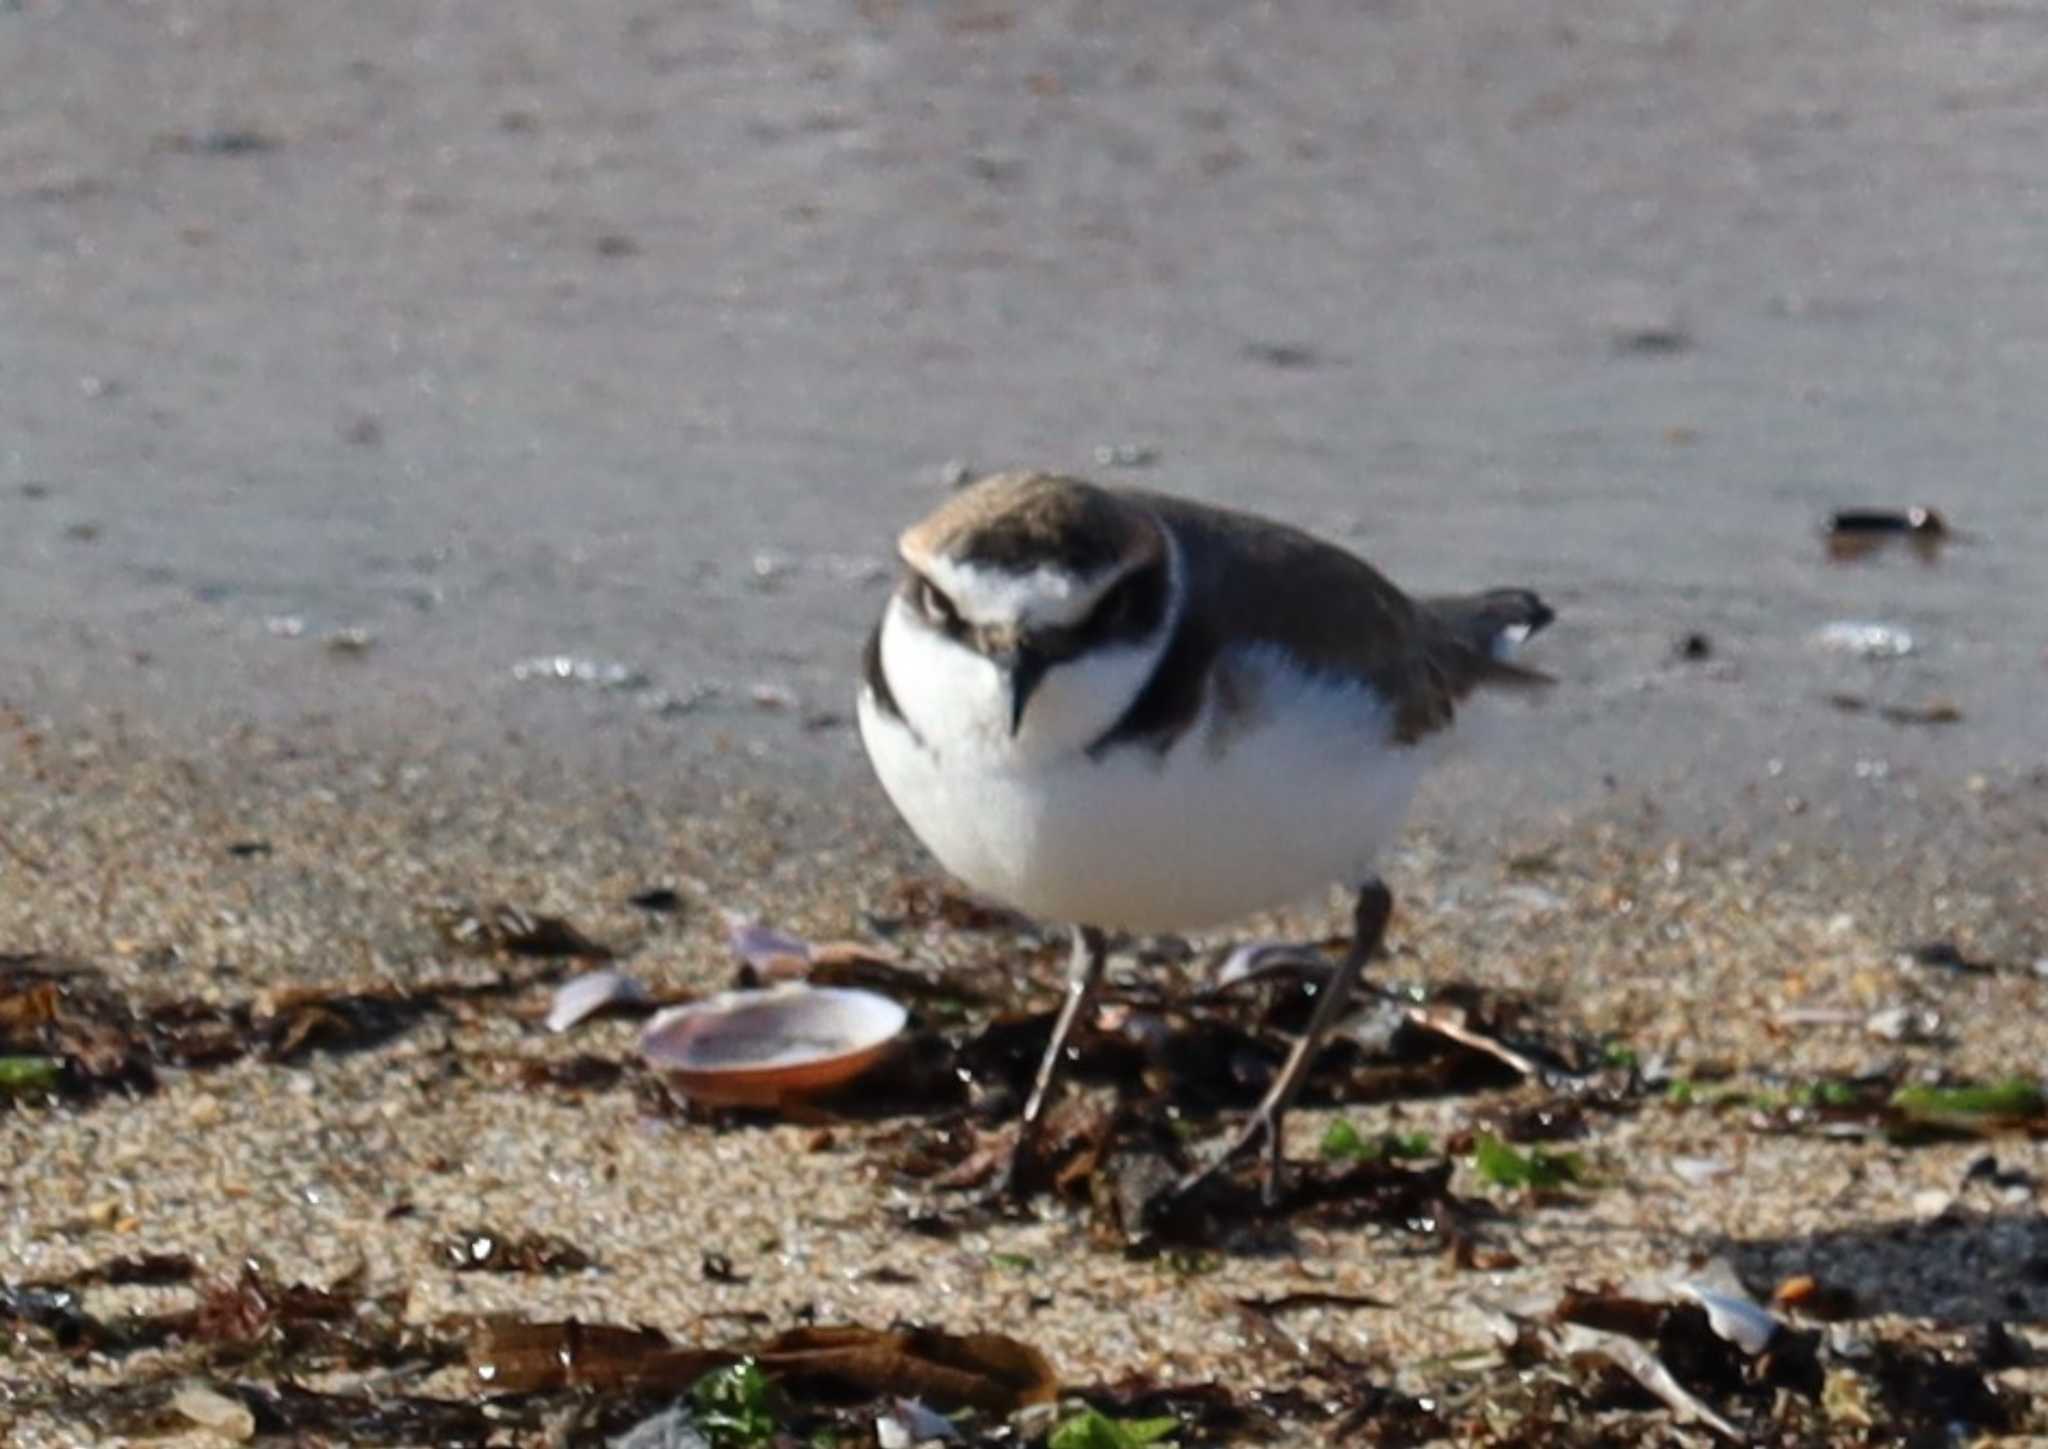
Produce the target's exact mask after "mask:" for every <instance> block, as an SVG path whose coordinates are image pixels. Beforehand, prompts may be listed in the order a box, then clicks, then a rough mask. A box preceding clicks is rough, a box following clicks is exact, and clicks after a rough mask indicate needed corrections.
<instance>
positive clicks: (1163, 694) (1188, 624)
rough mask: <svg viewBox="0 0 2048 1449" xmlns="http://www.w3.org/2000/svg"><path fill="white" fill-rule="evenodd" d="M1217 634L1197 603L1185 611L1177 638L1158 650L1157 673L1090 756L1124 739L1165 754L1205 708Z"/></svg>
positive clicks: (1091, 749)
mask: <svg viewBox="0 0 2048 1449" xmlns="http://www.w3.org/2000/svg"><path fill="white" fill-rule="evenodd" d="M1217 647H1218V644H1217V639H1216V636H1215V634H1214V633H1213V632H1211V630H1210V629H1209V628H1208V627H1207V626H1206V625H1205V624H1204V623H1203V622H1202V620H1201V618H1200V616H1199V615H1198V614H1197V613H1196V611H1195V610H1193V609H1192V608H1190V609H1188V610H1186V611H1184V612H1183V614H1182V617H1181V619H1180V621H1179V623H1178V624H1177V625H1176V627H1175V628H1174V631H1173V642H1172V643H1171V644H1170V645H1168V646H1167V649H1166V652H1165V653H1163V654H1161V655H1160V656H1159V662H1158V663H1157V664H1156V665H1154V666H1153V668H1152V677H1151V678H1150V679H1148V680H1146V681H1145V687H1144V688H1143V689H1141V690H1139V691H1138V697H1137V698H1136V699H1134V700H1132V701H1131V706H1130V708H1129V709H1127V710H1125V711H1124V712H1123V716H1122V718H1120V719H1118V720H1117V722H1116V723H1115V724H1113V725H1111V726H1110V727H1109V728H1108V729H1107V730H1105V731H1104V732H1103V733H1102V735H1101V736H1100V737H1099V738H1098V739H1096V741H1095V742H1094V743H1093V744H1091V745H1089V746H1088V754H1089V757H1090V758H1091V759H1101V758H1102V756H1103V755H1105V754H1107V753H1108V752H1109V751H1111V750H1114V749H1116V748H1118V747H1119V746H1122V745H1139V746H1143V747H1145V748H1148V749H1150V750H1151V751H1153V753H1155V754H1160V755H1163V754H1165V753H1166V752H1167V751H1168V750H1170V749H1172V748H1173V746H1174V743H1175V742H1176V741H1177V740H1179V739H1180V737H1181V736H1182V735H1184V734H1186V733H1187V732H1188V730H1189V729H1190V728H1191V727H1193V725H1194V723H1195V719H1196V717H1197V716H1198V715H1200V714H1201V712H1202V699H1203V695H1204V693H1205V692H1206V690H1207V688H1208V682H1209V668H1210V666H1211V665H1212V664H1214V663H1215V661H1216V651H1217Z"/></svg>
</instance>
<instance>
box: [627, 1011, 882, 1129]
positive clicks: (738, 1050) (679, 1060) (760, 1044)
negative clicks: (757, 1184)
mask: <svg viewBox="0 0 2048 1449" xmlns="http://www.w3.org/2000/svg"><path fill="white" fill-rule="evenodd" d="M909 1018H910V1014H909V1012H907V1011H906V1010H904V1008H903V1006H902V1005H901V1004H900V1003H898V1002H895V1001H891V1000H890V999H889V998H888V997H886V996H881V995H877V994H876V993H875V992H872V991H861V990H858V989H857V988H854V987H843V986H804V985H800V984H798V985H789V986H780V987H776V988H773V989H771V990H767V991H728V992H725V993H723V994H722V995H718V996H713V997H709V998H707V999H706V1000H703V1001H695V1002H691V1003H690V1004H688V1005H686V1006H675V1007H670V1008H669V1009H668V1010H667V1011H664V1012H661V1013H659V1014H658V1015H656V1016H655V1018H654V1019H653V1020H652V1021H650V1022H648V1023H647V1029H646V1030H645V1031H644V1032H642V1033H641V1036H640V1054H641V1055H642V1056H644V1057H646V1058H647V1061H648V1063H649V1065H651V1066H653V1067H654V1068H655V1069H656V1070H658V1071H660V1072H662V1073H663V1074H664V1075H666V1076H667V1077H668V1078H669V1079H670V1080H671V1081H673V1082H674V1083H675V1084H676V1085H677V1086H679V1087H681V1088H682V1090H683V1091H684V1092H685V1093H686V1094H688V1095H689V1096H691V1097H694V1098H696V1099H697V1100H698V1101H700V1102H710V1103H716V1104H719V1105H726V1106H750V1107H772V1106H775V1105H776V1104H778V1103H780V1102H782V1101H784V1100H786V1099H788V1098H790V1097H802V1096H808V1095H810V1094H812V1093H815V1092H822V1091H824V1090H826V1089H827V1088H830V1087H836V1086H838V1085H840V1084H841V1083H842V1082H848V1081H851V1080H852V1079H853V1078H855V1077H857V1076H859V1075H860V1074H861V1073H862V1072H864V1071H866V1070H867V1069H868V1068H869V1067H871V1066H873V1065H874V1064H875V1063H876V1062H878V1061H880V1060H881V1059H882V1057H883V1056H884V1055H885V1054H886V1053H887V1052H888V1050H889V1048H890V1045H891V1044H892V1043H893V1042H894V1041H895V1039H896V1037H897V1036H898V1035H899V1034H900V1033H901V1032H902V1030H903V1027H904V1024H905V1023H906V1022H907V1021H908V1020H909Z"/></svg>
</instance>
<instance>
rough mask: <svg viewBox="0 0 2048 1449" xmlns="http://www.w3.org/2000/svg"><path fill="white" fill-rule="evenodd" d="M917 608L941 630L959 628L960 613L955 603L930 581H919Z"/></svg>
mask: <svg viewBox="0 0 2048 1449" xmlns="http://www.w3.org/2000/svg"><path fill="white" fill-rule="evenodd" d="M917 608H918V612H919V613H921V614H923V615H924V616H925V618H927V619H929V620H931V621H932V623H934V624H936V625H937V626H938V627H939V628H941V629H954V628H957V627H959V624H960V611H959V610H958V609H956V608H954V607H953V601H952V600H951V599H949V598H947V597H946V595H945V593H944V592H943V591H942V590H941V589H940V588H939V586H938V585H937V584H935V583H933V582H932V581H931V580H930V579H919V580H918V581H917Z"/></svg>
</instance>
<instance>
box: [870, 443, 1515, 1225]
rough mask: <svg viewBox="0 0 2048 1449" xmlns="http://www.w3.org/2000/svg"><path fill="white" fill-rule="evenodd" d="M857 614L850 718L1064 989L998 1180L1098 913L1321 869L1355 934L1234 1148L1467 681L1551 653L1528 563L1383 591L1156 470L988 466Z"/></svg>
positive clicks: (901, 800)
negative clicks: (1343, 942) (1481, 576)
mask: <svg viewBox="0 0 2048 1449" xmlns="http://www.w3.org/2000/svg"><path fill="white" fill-rule="evenodd" d="M896 552H897V554H898V555H899V557H900V560H901V564H902V570H901V574H900V577H899V579H898V581H897V583H896V585H895V587H894V589H893V590H892V592H891V593H890V596H889V599H888V602H887V603H886V604H885V605H884V607H883V610H882V614H881V617H880V619H879V620H878V621H877V622H876V624H875V626H874V628H873V630H872V632H871V633H870V634H869V636H868V640H867V645H866V648H865V651H864V658H863V670H862V676H863V677H862V683H861V685H860V690H859V698H858V701H857V718H858V722H859V728H860V734H861V740H862V743H863V745H864V746H865V748H866V751H867V755H868V758H869V761H870V763H871V764H872V765H873V767H874V770H875V773H876V775H877V777H878V778H879V780H880V782H881V785H882V788H883V791H884V793H886V794H887V795H888V797H889V799H890V801H891V802H892V803H893V804H894V806H895V808H896V810H897V811H898V812H899V813H900V814H901V815H902V817H903V819H904V821H905V822H906V823H907V824H908V825H909V827H910V830H911V832H912V833H913V834H914V835H916V836H917V838H918V839H919V840H920V841H921V842H922V843H923V844H924V846H925V847H926V848H927V849H928V850H929V851H930V852H931V853H932V855H933V856H935V857H936V858H937V860H938V862H939V863H940V864H941V865H942V866H943V867H944V868H945V869H946V870H947V871H948V872H949V873H950V874H952V875H953V876H954V877H955V878H957V879H958V880H960V881H962V882H964V883H965V884H966V885H967V886H968V887H970V888H971V889H972V890H974V891H976V892H979V893H980V894H982V895H984V896H987V897H989V898H991V899H993V900H995V901H998V902H1000V903H1002V904H1004V905H1006V906H1008V907H1010V908H1012V909H1014V910H1017V911H1020V912H1022V913H1024V914H1026V915H1028V916H1031V917H1035V918H1037V919H1038V920H1040V921H1041V922H1044V923H1047V924H1051V925H1061V924H1063V925H1065V926H1066V927H1067V928H1068V930H1069V932H1070V934H1071V943H1072V944H1071V952H1070V961H1069V966H1068V974H1067V985H1066V993H1065V997H1064V1000H1063V1001H1062V1004H1061V1008H1060V1011H1059V1014H1058V1016H1057V1019H1056V1020H1055V1022H1054V1026H1053V1032H1052V1039H1051V1041H1050V1043H1049V1044H1048V1046H1047V1049H1046V1052H1045V1055H1044V1057H1043V1059H1042V1060H1041V1062H1040V1065H1039V1068H1038V1071H1037V1074H1036V1077H1035V1079H1034V1082H1033V1086H1032V1090H1031V1093H1030V1096H1029V1098H1028V1099H1027V1101H1026V1103H1025V1107H1024V1111H1023V1116H1022V1120H1021V1122H1020V1124H1019V1127H1018V1131H1017V1136H1016V1140H1015V1142H1014V1145H1013V1146H1012V1149H1011V1151H1010V1154H1009V1157H1008V1161H1007V1165H1006V1167H1005V1168H1004V1170H1003V1172H1002V1174H1001V1176H1000V1178H999V1183H998V1191H999V1192H1002V1193H1005V1194H1008V1193H1013V1192H1016V1191H1021V1190H1022V1184H1023V1183H1024V1182H1025V1181H1026V1180H1027V1178H1028V1174H1029V1172H1030V1169H1031V1165H1032V1162H1033V1158H1034V1153H1035V1150H1036V1142H1037V1137H1038V1134H1039V1131H1040V1127H1041V1123H1042V1122H1043V1119H1044V1116H1045V1113H1046V1109H1047V1104H1048V1101H1049V1100H1050V1098H1051V1095H1052V1093H1053V1091H1054V1088H1055V1085H1056V1083H1057V1080H1058V1077H1059V1073H1060V1067H1061V1062H1062V1060H1063V1059H1064V1057H1065V1055H1066V1048H1067V1040H1068V1037H1069V1036H1070V1035H1071V1033H1072V1031H1073V1029H1074V1026H1075V1023H1076V1021H1078V1020H1080V1019H1082V1017H1083V1015H1084V1013H1086V1012H1087V1011H1088V1010H1089V1007H1090V1005H1091V1003H1092V1001H1093V998H1094V996H1095V993H1096V990H1097V988H1098V986H1099V985H1100V982H1101V979H1102V975H1103V969H1104V963H1105V960H1106V957H1107V944H1108V940H1109V933H1111V932H1119V931H1122V932H1137V933H1177V934H1183V933H1189V932H1195V931H1201V930H1206V929H1209V928H1213V927H1218V926H1221V925H1224V924H1226V923H1228V922H1230V921H1232V920H1234V919H1236V918H1238V917H1241V916H1244V915H1247V914H1250V913H1252V912H1254V911H1258V910H1263V909H1268V908H1272V907H1277V906H1282V905H1286V904H1289V903H1292V902H1295V901H1299V900H1302V899H1303V898H1305V897H1307V896H1308V895H1310V894H1312V893H1313V892H1316V891H1318V890H1327V889H1329V888H1330V887H1331V886H1332V885H1343V886H1347V887H1350V888H1351V889H1353V890H1354V891H1355V896H1354V902H1353V908H1352V937H1351V943H1350V946H1349V949H1348V950H1347V952H1346V954H1345V956H1344V959H1343V960H1342V962H1341V963H1340V964H1339V965H1338V966H1337V968H1336V970H1335V972H1334V973H1333V975H1332V976H1331V978H1330V980H1329V981H1328V983H1327V984H1326V985H1325V986H1324V987H1323V988H1322V990H1321V992H1320V994H1319V996H1318V998H1317V1002H1316V1005H1315V1008H1314V1010H1313V1012H1312V1013H1311V1017H1310V1020H1309V1023H1308V1026H1307V1028H1306V1030H1305V1032H1304V1033H1303V1035H1302V1036H1301V1037H1300V1038H1299V1039H1298V1040H1297V1042H1296V1044H1295V1045H1294V1047H1293V1049H1292V1051H1291V1052H1290V1054H1289V1056H1288V1058H1287V1060H1286V1063H1285V1065H1284V1066H1283V1067H1282V1068H1281V1070H1280V1073H1279V1075H1278V1076H1277V1077H1276V1078H1275V1079H1274V1080H1273V1082H1272V1084H1271V1086H1270V1088H1269V1089H1268V1090H1267V1092H1266V1093H1265V1095H1264V1098H1263V1100H1262V1101H1261V1102H1260V1104H1259V1105H1258V1107H1257V1108H1256V1109H1254V1111H1253V1112H1252V1113H1251V1114H1250V1115H1249V1117H1248V1118H1247V1119H1246V1120H1245V1122H1244V1125H1243V1128H1242V1130H1241V1131H1240V1132H1239V1133H1238V1134H1237V1136H1236V1138H1235V1140H1234V1141H1233V1142H1232V1143H1231V1145H1230V1146H1229V1148H1228V1150H1226V1151H1225V1152H1224V1153H1223V1154H1222V1155H1221V1156H1219V1157H1217V1158H1216V1159H1215V1160H1214V1161H1213V1162H1211V1163H1210V1164H1209V1165H1208V1166H1207V1167H1204V1168H1200V1169H1198V1170H1196V1171H1194V1172H1192V1173H1190V1174H1188V1175H1187V1176H1186V1177H1184V1178H1183V1179H1182V1180H1181V1181H1180V1182H1178V1183H1177V1184H1176V1185H1175V1186H1174V1188H1173V1189H1172V1190H1171V1191H1172V1193H1173V1194H1174V1195H1178V1196H1185V1195H1187V1194H1190V1193H1193V1192H1194V1191H1196V1190H1197V1189H1198V1188H1199V1187H1200V1186H1201V1185H1202V1183H1203V1182H1205V1181H1207V1180H1208V1179H1209V1178H1210V1177H1212V1176H1213V1175H1214V1174H1216V1173H1217V1172H1219V1171H1222V1170H1223V1169H1224V1168H1225V1167H1226V1166H1227V1165H1228V1164H1230V1163H1232V1162H1234V1161H1237V1160H1241V1159H1242V1157H1243V1156H1244V1155H1245V1154H1247V1153H1249V1152H1251V1151H1253V1150H1254V1149H1257V1148H1259V1147H1260V1146H1261V1144H1263V1149H1264V1152H1263V1155H1264V1172H1263V1192H1264V1195H1265V1198H1266V1200H1267V1201H1268V1202H1269V1203H1270V1202H1273V1201H1276V1200H1277V1199H1278V1197H1279V1195H1280V1192H1281V1182H1282V1174H1283V1171H1284V1166H1283V1160H1282V1147H1281V1142H1282V1133H1281V1129H1282V1124H1283V1120H1284V1117H1285V1114H1286V1112H1287V1110H1288V1108H1289V1106H1290V1105H1291V1104H1292V1102H1293V1100H1294V1098H1295V1097H1296V1095H1297V1094H1298V1093H1299V1092H1300V1089H1301V1086H1302V1082H1303V1080H1304V1079H1305V1078H1306V1077H1307V1075H1308V1071H1309V1067H1310V1064H1311V1063H1312V1061H1313V1059H1314V1057H1315V1055H1316V1053H1317V1051H1318V1050H1319V1048H1320V1047H1321V1045H1322V1043H1323V1041H1324V1040H1325V1039H1326V1038H1327V1037H1328V1036H1329V1034H1330V1032H1331V1029H1332V1028H1333V1027H1335V1026H1336V1025H1337V1023H1338V1022H1339V1020H1340V1019H1341V1018H1342V1016H1343V1013H1344V1009H1345V1005H1346V1002H1347V1001H1348V1000H1349V998H1350V997H1351V995H1352V993H1353V990H1354V988H1355V986H1356V983H1357V982H1358V980H1359V978H1360V975H1361V973H1362V971H1363V969H1364V967H1365V964H1366V961H1367V960H1368V959H1369V958H1370V957H1371V956H1372V955H1373V953H1374V952H1375V951H1377V950H1378V949H1379V946H1380V944H1381V940H1382V937H1383V936H1384V933H1385V930H1386V926H1387V922H1388V919H1389V917H1390V915H1391V913H1392V909H1393V902H1392V897H1391V894H1390V893H1389V891H1388V889H1387V887H1386V885H1385V883H1384V882H1383V881H1382V879H1381V878H1380V875H1379V873H1378V870H1377V866H1376V861H1377V859H1378V857H1379V856H1380V854H1381V852H1382V851H1384V850H1385V849H1386V847H1387V846H1388V845H1389V844H1390V843H1391V842H1392V840H1393V839H1394V837H1395V836H1396V834H1397V833H1398V831H1399V828H1400V826H1401V823H1402V820H1403V817H1404V816H1405V814H1406V812H1407V810H1408V807H1409V803H1410V800H1411V798H1412V797H1413V795H1414V793H1415V789H1416V786H1417V784H1418V782H1419V781H1420V780H1421V778H1422V777H1423V775H1424V773H1425V771H1426V769H1427V767H1428V765H1429V764H1430V763H1431V762H1432V760H1434V759H1435V757H1436V756H1437V755H1439V754H1440V753H1441V752H1442V748H1443V746H1444V745H1445V743H1446V742H1447V741H1448V740H1449V739H1450V738H1451V737H1452V736H1453V734H1454V732H1455V727H1456V725H1457V722H1458V720H1459V718H1460V715H1461V713H1462V712H1463V711H1464V709H1465V707H1466V705H1467V704H1468V703H1469V702H1470V699H1471V697H1472V696H1473V695H1474V694H1475V693H1476V692H1478V691H1482V690H1500V691H1518V692H1531V691H1538V690H1541V689H1543V688H1545V687H1546V686H1548V685H1550V684H1551V683H1553V682H1554V681H1553V680H1552V679H1551V677H1550V676H1549V675H1547V674H1543V673H1539V672H1537V671H1535V670H1532V669H1529V668H1526V667H1524V666H1522V665H1519V664H1516V663H1514V662H1512V661H1511V660H1510V659H1509V657H1508V655H1509V654H1510V652H1511V651H1512V650H1513V649H1514V648H1515V647H1516V646H1517V645H1519V644H1520V643H1521V642H1522V641H1523V640H1524V639H1526V638H1527V637H1528V636H1530V635H1532V634H1534V633H1536V632H1537V631H1538V630H1540V629H1542V628H1544V627H1545V626H1546V625H1548V624H1549V623H1550V622H1551V621H1552V619H1553V617H1554V615H1553V613H1552V611H1551V609H1550V608H1549V607H1548V606H1547V605H1546V604H1544V603H1543V601H1542V600H1541V599H1539V598H1538V597H1537V596H1536V595H1535V594H1534V593H1533V592H1531V591H1529V590H1527V589H1521V588H1511V589H1491V590H1488V591H1486V592H1483V593H1476V594H1470V595H1464V596H1458V597H1449V598H1431V599H1418V598H1411V597H1410V596H1409V595H1407V594H1405V593H1403V592H1402V591H1401V590H1400V589H1399V588H1397V587H1396V586H1395V585H1394V584H1393V583H1391V582H1390V581H1389V580H1388V579H1387V578H1385V577H1384V576H1383V575H1381V574H1380V573H1379V572H1378V571H1377V570H1376V569H1374V568H1373V567H1372V566H1371V565H1370V564H1368V563H1366V562H1365V561H1364V560H1363V559H1361V558H1359V557H1358V556H1357V555H1355V554H1353V553H1351V552H1349V551H1348V550H1346V549H1344V548H1341V547H1339V546H1338V545H1336V544H1333V543H1329V542H1325V541H1323V540H1321V539H1318V538H1316V537H1314V536H1312V535H1311V534H1309V533H1307V532H1304V531H1302V530H1300V529H1297V528H1294V527H1292V526H1290V525H1288V524H1286V523H1283V522H1279V521H1277V520H1274V519H1270V518H1266V517H1263V516H1260V515H1257V514H1253V513H1247V512H1239V511H1234V510H1230V509H1226V508H1221V507H1214V506H1210V505H1207V504H1203V503H1199V502H1195V501H1192V500H1189V499H1186V498H1181V497H1177V496H1174V495H1171V494H1167V493H1163V492H1152V491H1145V490H1140V489H1134V488H1112V487H1104V486H1101V485H1098V484H1095V483H1092V482H1089V481H1087V480H1085V479H1081V478H1076V477H1069V476H1064V475H1061V474H1056V473H1046V472H1037V471H1011V472H1001V473H995V474H991V475H988V476H986V477H983V478H980V479H977V480H975V481H973V482H971V483H969V484H968V485H966V486H964V487H962V488H961V489H959V490H958V491H957V492H955V493H954V494H952V495H951V496H950V497H948V498H947V499H946V500H945V501H944V502H943V503H942V504H940V505H939V506H938V507H936V508H935V509H933V510H932V511H931V512H930V513H929V514H928V515H927V516H925V517H924V518H922V519H920V520H919V521H917V522H916V523H913V524H912V525H911V526H910V527H908V528H907V529H905V530H904V531H903V532H902V534H901V535H900V536H899V538H898V539H897V548H896Z"/></svg>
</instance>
